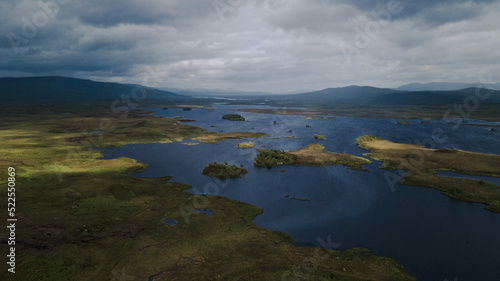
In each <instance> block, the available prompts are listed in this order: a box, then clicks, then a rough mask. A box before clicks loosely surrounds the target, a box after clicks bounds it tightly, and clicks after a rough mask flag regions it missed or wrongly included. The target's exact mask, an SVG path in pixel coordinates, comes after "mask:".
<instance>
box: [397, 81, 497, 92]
mask: <svg viewBox="0 0 500 281" xmlns="http://www.w3.org/2000/svg"><path fill="white" fill-rule="evenodd" d="M466 88H486V89H492V90H500V83H490V84H482V83H458V82H431V83H410V84H406V85H403V86H401V87H399V88H397V90H402V91H453V90H461V89H466Z"/></svg>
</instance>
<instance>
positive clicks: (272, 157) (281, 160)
mask: <svg viewBox="0 0 500 281" xmlns="http://www.w3.org/2000/svg"><path fill="white" fill-rule="evenodd" d="M324 149H325V147H324V146H323V145H320V144H309V145H307V147H303V148H300V149H297V150H293V151H286V152H285V151H280V150H266V149H259V150H258V151H259V154H257V156H256V157H255V160H254V164H255V165H256V166H261V167H267V168H271V167H273V166H276V165H303V166H323V167H324V166H328V165H344V166H347V167H349V168H350V169H353V170H364V169H363V167H362V165H363V164H370V163H371V161H370V160H368V159H366V158H363V157H358V156H354V155H350V154H346V153H334V152H330V151H325V150H324Z"/></svg>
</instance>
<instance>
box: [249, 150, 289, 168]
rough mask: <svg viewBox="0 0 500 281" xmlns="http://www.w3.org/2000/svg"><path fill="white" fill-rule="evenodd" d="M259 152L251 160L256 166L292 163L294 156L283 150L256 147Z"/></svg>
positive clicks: (269, 166)
mask: <svg viewBox="0 0 500 281" xmlns="http://www.w3.org/2000/svg"><path fill="white" fill-rule="evenodd" d="M258 151H259V154H257V157H255V160H254V161H253V163H254V165H255V166H257V167H267V168H271V167H274V166H276V165H292V164H294V163H295V157H293V156H292V155H290V154H287V153H286V152H285V151H283V150H276V149H269V150H267V149H258Z"/></svg>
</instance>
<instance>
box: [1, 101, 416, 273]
mask: <svg viewBox="0 0 500 281" xmlns="http://www.w3.org/2000/svg"><path fill="white" fill-rule="evenodd" d="M2 109H3V116H2V118H1V119H0V143H1V147H0V157H1V159H0V171H4V172H3V173H4V174H5V175H6V172H7V167H9V166H12V167H14V168H15V169H16V172H17V174H16V184H17V185H16V203H17V205H16V217H17V219H18V221H17V224H16V239H17V242H16V245H15V247H16V274H11V273H8V272H5V271H4V272H1V273H0V279H1V280H23V281H27V280H37V281H41V280H51V281H53V280H147V279H148V277H149V276H152V275H154V274H157V273H161V274H160V275H157V276H156V277H155V278H154V280H284V279H286V278H289V279H293V280H296V279H297V278H298V279H299V280H300V279H307V278H309V279H310V280H414V279H413V278H411V277H409V276H407V275H406V273H405V270H404V269H403V268H402V267H401V266H399V265H398V264H397V263H396V262H394V261H392V260H390V259H387V258H382V257H376V256H373V255H371V254H367V253H364V252H363V253H360V252H359V251H358V250H351V251H346V252H338V251H331V250H325V249H316V248H310V247H297V246H295V245H293V243H292V240H291V238H290V237H289V236H288V235H286V234H284V233H281V232H277V231H272V230H267V229H264V228H260V227H257V226H256V225H255V224H254V223H253V222H252V219H253V218H254V217H255V216H256V215H258V214H259V213H260V212H262V210H260V209H259V208H257V207H255V206H252V205H249V204H245V203H242V202H238V201H233V200H229V199H227V198H224V197H218V196H207V197H203V196H194V195H191V194H189V193H187V192H184V190H185V189H186V188H189V186H188V185H185V184H182V183H176V182H171V181H170V180H171V177H164V178H133V177H130V176H128V175H124V174H123V173H126V172H134V171H140V170H142V169H144V168H145V165H144V164H140V163H136V161H134V160H132V159H127V158H119V159H113V160H99V159H97V158H98V157H99V156H100V155H101V154H100V152H99V151H96V150H89V149H88V147H89V146H101V147H105V146H120V145H123V144H126V143H146V142H167V141H171V140H176V139H181V138H185V137H189V138H195V137H202V136H204V135H206V133H205V132H204V131H203V130H202V129H200V128H196V127H190V126H184V125H181V124H178V122H176V121H166V120H162V119H161V118H155V117H151V116H145V115H140V114H139V113H144V112H141V111H131V112H130V114H129V115H128V116H127V117H126V118H123V119H120V118H119V117H117V116H114V115H113V114H111V113H110V110H109V107H106V106H102V107H101V106H96V105H88V106H85V105H77V106H70V105H64V106H59V107H52V108H48V107H37V108H26V107H25V106H23V107H17V108H16V107H11V108H10V109H9V111H7V110H8V109H6V108H2ZM21 112H22V113H23V114H24V113H25V112H30V114H31V115H28V116H27V115H19V113H21ZM62 113H71V114H62ZM103 120H106V121H103ZM102 122H105V123H107V125H108V126H105V127H104V126H100V123H102ZM110 124H111V125H112V126H111V125H110ZM83 130H85V131H86V132H93V131H94V133H89V134H87V135H85V134H84V133H82V131H83ZM95 131H102V132H103V133H102V134H100V133H98V132H95ZM245 136H248V135H246V134H245ZM91 137H94V139H92V138H91ZM234 137H236V136H234ZM5 179H6V177H4V176H2V177H1V180H2V183H1V184H2V185H4V186H5V184H6V181H5ZM0 193H1V195H2V198H6V196H7V195H6V189H5V188H2V189H1V192H0ZM6 202H7V200H1V203H0V208H1V209H2V210H6V208H7V206H6ZM197 208H210V210H211V211H213V212H214V216H211V217H208V216H205V215H203V214H200V213H198V212H195V209H197ZM166 218H170V219H174V220H177V221H178V222H179V223H178V224H177V225H175V226H170V225H165V224H163V220H165V219H166ZM6 239H7V234H6V233H5V232H2V234H1V236H0V240H1V241H0V242H1V246H0V248H1V249H0V252H1V253H4V254H5V253H7V250H8V247H10V246H7V244H6ZM323 239H324V240H325V241H329V239H327V238H326V237H323ZM332 242H334V241H332ZM327 245H330V244H328V243H327ZM4 258H5V256H4ZM283 277H285V278H283ZM294 278H295V279H294Z"/></svg>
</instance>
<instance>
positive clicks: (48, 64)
mask: <svg viewBox="0 0 500 281" xmlns="http://www.w3.org/2000/svg"><path fill="white" fill-rule="evenodd" d="M499 2H500V1H489V0H478V1H465V0H442V1H433V0H413V1H410V0H403V1H393V0H352V1H349V0H336V1H334V0H289V1H286V0H170V1H166V0H145V1H144V0H142V1H137V0H101V1H95V0H85V1H83V0H41V1H38V0H0V35H1V40H0V76H41V75H63V76H72V77H79V78H89V79H93V80H97V81H114V82H120V83H138V84H145V85H148V86H157V87H177V88H211V89H238V90H243V91H265V92H297V91H300V90H319V89H323V88H327V87H340V86H347V85H371V86H377V87H397V86H400V85H402V84H406V83H410V82H431V81H451V82H473V83H475V82H479V78H478V77H480V76H483V77H487V76H489V75H491V77H492V80H493V81H494V82H498V81H500V3H499Z"/></svg>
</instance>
